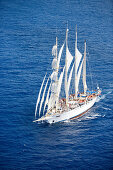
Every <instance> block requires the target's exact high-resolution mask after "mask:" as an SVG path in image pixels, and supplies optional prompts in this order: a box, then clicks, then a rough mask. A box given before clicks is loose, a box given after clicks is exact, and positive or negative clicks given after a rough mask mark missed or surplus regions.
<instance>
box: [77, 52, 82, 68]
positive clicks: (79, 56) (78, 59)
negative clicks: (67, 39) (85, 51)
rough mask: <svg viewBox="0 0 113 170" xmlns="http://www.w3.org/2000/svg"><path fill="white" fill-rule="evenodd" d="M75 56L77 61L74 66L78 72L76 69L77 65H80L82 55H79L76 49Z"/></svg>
mask: <svg viewBox="0 0 113 170" xmlns="http://www.w3.org/2000/svg"><path fill="white" fill-rule="evenodd" d="M76 52H77V54H76V57H77V59H76V62H77V63H76V66H77V70H78V67H79V64H80V61H81V58H82V54H81V53H80V51H79V50H78V49H77V51H76Z"/></svg>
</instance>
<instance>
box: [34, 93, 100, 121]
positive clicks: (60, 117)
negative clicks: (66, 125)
mask: <svg viewBox="0 0 113 170" xmlns="http://www.w3.org/2000/svg"><path fill="white" fill-rule="evenodd" d="M96 99H97V96H96V97H94V98H93V99H92V100H91V101H88V102H87V103H85V104H84V105H82V106H79V107H77V108H75V109H73V110H69V111H67V112H63V113H56V114H52V115H49V116H45V117H42V118H40V119H38V120H35V121H45V122H47V123H50V124H52V123H56V122H62V121H65V120H69V119H75V118H78V117H80V116H82V115H83V114H84V113H85V112H86V111H88V110H89V109H90V108H91V107H92V106H93V105H94V103H95V102H96Z"/></svg>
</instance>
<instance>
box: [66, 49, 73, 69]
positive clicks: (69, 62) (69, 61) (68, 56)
mask: <svg viewBox="0 0 113 170" xmlns="http://www.w3.org/2000/svg"><path fill="white" fill-rule="evenodd" d="M66 57H67V72H68V70H69V67H70V65H71V62H72V60H73V56H72V55H71V53H70V51H69V49H68V47H67V50H66Z"/></svg>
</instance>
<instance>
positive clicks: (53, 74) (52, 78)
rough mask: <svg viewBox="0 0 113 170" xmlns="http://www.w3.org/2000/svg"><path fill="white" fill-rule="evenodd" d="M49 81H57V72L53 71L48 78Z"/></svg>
mask: <svg viewBox="0 0 113 170" xmlns="http://www.w3.org/2000/svg"><path fill="white" fill-rule="evenodd" d="M50 78H51V80H54V81H56V80H57V72H56V71H53V72H52V74H51V76H50Z"/></svg>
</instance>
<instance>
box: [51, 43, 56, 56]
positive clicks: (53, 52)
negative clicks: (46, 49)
mask: <svg viewBox="0 0 113 170" xmlns="http://www.w3.org/2000/svg"><path fill="white" fill-rule="evenodd" d="M56 52H57V46H56V45H54V46H53V48H52V55H54V56H56Z"/></svg>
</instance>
